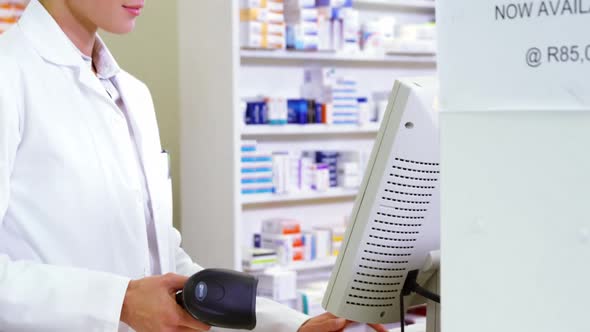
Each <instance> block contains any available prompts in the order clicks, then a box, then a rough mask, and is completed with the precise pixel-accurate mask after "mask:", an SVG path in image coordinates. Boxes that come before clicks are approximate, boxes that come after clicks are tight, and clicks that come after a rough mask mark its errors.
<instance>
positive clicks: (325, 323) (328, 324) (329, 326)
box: [297, 312, 387, 332]
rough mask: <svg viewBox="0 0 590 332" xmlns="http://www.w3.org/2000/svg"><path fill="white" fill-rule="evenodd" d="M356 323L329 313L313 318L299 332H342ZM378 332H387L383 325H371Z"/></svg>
mask: <svg viewBox="0 0 590 332" xmlns="http://www.w3.org/2000/svg"><path fill="white" fill-rule="evenodd" d="M353 323H354V322H352V321H349V320H346V319H344V318H338V317H336V316H334V315H332V314H331V313H329V312H326V313H325V314H321V315H319V316H316V317H313V318H312V319H310V320H308V321H307V322H305V323H303V325H301V327H300V328H299V330H298V331H297V332H340V331H344V328H345V327H346V326H348V325H350V324H353ZM369 326H370V327H372V328H373V330H375V331H377V332H387V330H386V329H385V328H384V327H383V326H382V325H381V324H369Z"/></svg>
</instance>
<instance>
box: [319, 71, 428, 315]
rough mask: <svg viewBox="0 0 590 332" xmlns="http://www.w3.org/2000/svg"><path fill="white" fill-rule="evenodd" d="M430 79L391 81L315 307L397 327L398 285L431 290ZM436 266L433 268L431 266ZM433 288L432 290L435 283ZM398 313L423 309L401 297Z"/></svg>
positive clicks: (414, 299)
mask: <svg viewBox="0 0 590 332" xmlns="http://www.w3.org/2000/svg"><path fill="white" fill-rule="evenodd" d="M435 93H436V80H435V79H434V78H418V79H401V80H398V81H396V82H395V84H394V86H393V90H392V92H391V95H390V97H389V104H388V106H387V111H386V113H385V115H384V118H383V120H382V124H381V128H380V130H379V133H378V135H377V138H376V140H375V144H374V146H373V151H372V154H371V159H370V161H369V163H368V165H367V170H366V173H365V176H364V179H363V182H362V185H361V187H360V190H359V193H358V196H357V197H356V201H355V204H354V208H353V211H352V214H351V217H350V222H349V225H348V228H347V231H346V235H345V239H344V242H343V246H342V249H341V250H340V254H339V256H338V259H337V262H336V265H335V267H334V269H333V270H332V276H331V278H330V283H329V285H328V289H327V291H326V293H325V295H324V298H323V302H322V305H323V307H324V309H326V310H327V311H329V312H331V313H333V314H335V315H337V316H339V317H344V318H347V319H350V320H353V321H357V322H363V323H383V324H387V323H395V322H398V321H400V315H401V314H400V301H399V300H400V296H401V293H402V288H403V287H404V283H406V282H409V281H412V280H409V279H408V275H410V278H412V275H413V276H414V277H415V276H416V272H419V273H418V274H417V282H418V284H421V285H428V284H430V285H431V286H432V285H433V284H436V281H437V280H435V282H433V276H435V277H436V278H438V275H437V271H438V267H437V266H436V269H434V271H432V269H431V270H430V271H428V272H424V271H425V270H427V269H425V268H424V267H425V266H427V265H432V262H429V260H432V259H435V260H436V254H432V253H435V252H437V251H438V250H439V247H440V197H439V195H440V194H439V131H438V115H437V111H436V107H435V105H434V104H435ZM435 265H436V264H435ZM436 286H437V285H436ZM404 300H405V304H406V305H404V307H407V306H411V305H416V304H420V303H426V299H424V298H423V297H421V296H418V295H410V296H408V297H405V299H404Z"/></svg>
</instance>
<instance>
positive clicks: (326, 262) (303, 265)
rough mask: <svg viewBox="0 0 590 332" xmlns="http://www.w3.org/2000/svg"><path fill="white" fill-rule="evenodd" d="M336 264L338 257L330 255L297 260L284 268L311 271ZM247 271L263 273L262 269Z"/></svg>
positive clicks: (326, 268) (328, 267)
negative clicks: (321, 257) (312, 259)
mask: <svg viewBox="0 0 590 332" xmlns="http://www.w3.org/2000/svg"><path fill="white" fill-rule="evenodd" d="M335 264H336V257H329V258H326V259H321V260H316V261H309V262H307V261H304V262H295V263H293V264H291V265H287V266H285V267H284V268H285V269H288V270H293V271H297V272H303V271H309V270H329V269H332V268H333V267H334V265H335ZM246 271H247V272H253V273H262V271H261V270H246Z"/></svg>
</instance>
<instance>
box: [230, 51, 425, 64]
mask: <svg viewBox="0 0 590 332" xmlns="http://www.w3.org/2000/svg"><path fill="white" fill-rule="evenodd" d="M409 53H410V52H408V53H403V54H401V53H400V54H384V55H376V54H363V53H350V54H349V53H336V52H303V51H285V50H241V51H240V58H241V61H242V63H248V62H254V61H257V62H259V61H264V60H268V61H270V60H272V61H282V62H294V61H298V62H312V61H313V62H323V63H326V62H327V63H337V62H357V63H385V64H404V63H428V64H434V63H436V56H435V55H433V54H431V53H419V52H416V53H411V54H409Z"/></svg>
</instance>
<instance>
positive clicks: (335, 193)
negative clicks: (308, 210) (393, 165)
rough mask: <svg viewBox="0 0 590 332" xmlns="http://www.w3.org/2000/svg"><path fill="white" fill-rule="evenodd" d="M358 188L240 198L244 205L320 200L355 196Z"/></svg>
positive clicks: (254, 195)
mask: <svg viewBox="0 0 590 332" xmlns="http://www.w3.org/2000/svg"><path fill="white" fill-rule="evenodd" d="M357 193H358V190H356V189H342V188H335V189H330V190H328V191H326V192H316V191H309V192H300V193H294V194H286V195H277V194H261V195H256V194H253V195H244V197H243V198H242V205H243V206H244V207H252V206H253V205H260V204H280V203H289V202H304V201H316V202H317V201H322V200H334V199H342V198H348V199H353V198H355V197H356V194H357Z"/></svg>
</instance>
